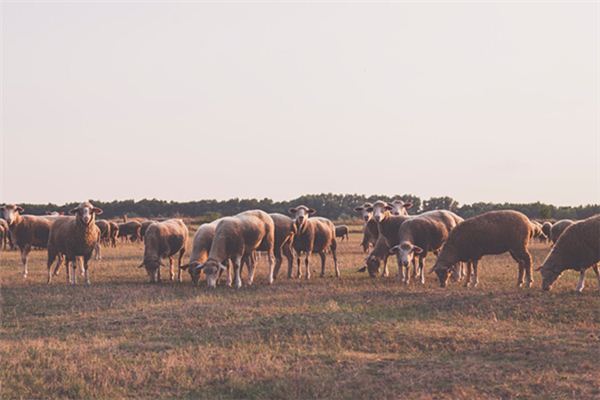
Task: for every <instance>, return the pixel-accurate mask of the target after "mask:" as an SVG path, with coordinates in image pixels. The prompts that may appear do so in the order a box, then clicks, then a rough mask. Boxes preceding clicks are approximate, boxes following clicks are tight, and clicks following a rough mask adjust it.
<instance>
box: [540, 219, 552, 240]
mask: <svg viewBox="0 0 600 400" xmlns="http://www.w3.org/2000/svg"><path fill="white" fill-rule="evenodd" d="M551 231H552V222H550V221H546V222H544V223H543V224H542V232H543V233H544V235H545V236H546V240H550V232H551Z"/></svg>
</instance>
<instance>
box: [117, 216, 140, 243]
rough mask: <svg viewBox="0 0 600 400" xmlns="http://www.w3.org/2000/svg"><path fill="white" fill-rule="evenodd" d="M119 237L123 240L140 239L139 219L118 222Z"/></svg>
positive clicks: (133, 240)
mask: <svg viewBox="0 0 600 400" xmlns="http://www.w3.org/2000/svg"><path fill="white" fill-rule="evenodd" d="M118 231H119V237H120V238H123V240H125V241H128V240H131V241H132V242H135V241H136V240H142V224H141V223H140V222H139V221H127V222H123V223H122V224H119V230H118Z"/></svg>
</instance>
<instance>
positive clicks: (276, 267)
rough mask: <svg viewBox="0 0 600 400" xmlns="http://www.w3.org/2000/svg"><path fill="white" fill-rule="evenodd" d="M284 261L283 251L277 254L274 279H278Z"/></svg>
mask: <svg viewBox="0 0 600 400" xmlns="http://www.w3.org/2000/svg"><path fill="white" fill-rule="evenodd" d="M282 262H283V259H282V258H281V250H279V251H276V252H275V268H274V270H273V279H277V276H278V275H279V270H280V269H281V264H282Z"/></svg>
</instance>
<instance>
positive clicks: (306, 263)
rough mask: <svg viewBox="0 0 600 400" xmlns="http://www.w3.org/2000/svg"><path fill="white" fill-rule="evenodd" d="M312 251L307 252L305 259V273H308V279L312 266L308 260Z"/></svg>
mask: <svg viewBox="0 0 600 400" xmlns="http://www.w3.org/2000/svg"><path fill="white" fill-rule="evenodd" d="M310 253H311V251H307V252H306V256H305V258H304V272H305V273H306V275H305V276H306V279H307V280H308V279H310V266H309V265H308V259H309V257H310Z"/></svg>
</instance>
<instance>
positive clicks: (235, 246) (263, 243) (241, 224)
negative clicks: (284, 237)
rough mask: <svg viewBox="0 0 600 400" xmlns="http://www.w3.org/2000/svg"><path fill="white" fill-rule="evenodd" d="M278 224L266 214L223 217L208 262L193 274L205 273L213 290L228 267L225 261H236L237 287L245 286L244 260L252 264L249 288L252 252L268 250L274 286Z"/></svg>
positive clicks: (196, 268)
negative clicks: (222, 272) (242, 276)
mask: <svg viewBox="0 0 600 400" xmlns="http://www.w3.org/2000/svg"><path fill="white" fill-rule="evenodd" d="M274 246H275V224H274V222H273V218H271V216H270V215H269V214H267V213H265V212H264V211H261V210H250V211H245V212H242V213H239V214H237V215H235V216H233V217H225V218H223V219H222V220H221V221H220V222H219V223H218V224H217V227H216V231H215V236H214V239H213V241H212V244H211V246H210V251H209V253H208V258H207V259H206V262H204V263H203V264H200V265H196V266H195V267H193V269H194V271H193V273H199V272H200V271H204V274H205V275H206V283H207V286H208V287H209V288H214V287H216V284H217V280H218V275H219V272H220V271H224V270H226V269H227V267H226V266H225V265H224V263H225V262H227V261H228V260H231V261H232V262H233V267H234V273H235V287H236V288H238V289H239V288H240V287H242V278H241V268H242V261H243V260H244V259H245V260H247V261H248V270H249V274H248V285H252V283H253V281H254V267H255V265H254V263H253V262H252V261H251V260H252V253H253V252H255V251H265V252H266V253H267V258H268V262H269V278H268V279H269V284H272V283H273V279H274V277H273V273H274V259H273V258H274Z"/></svg>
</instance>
